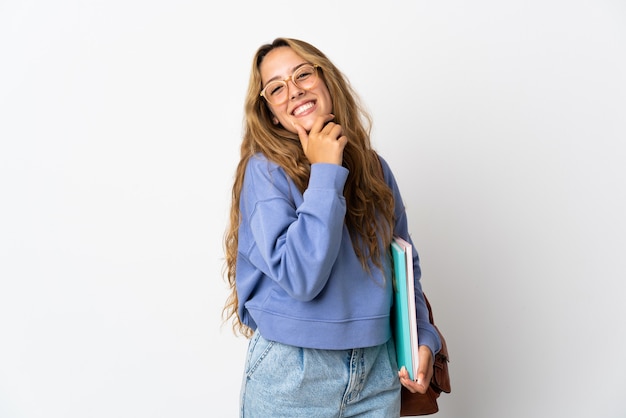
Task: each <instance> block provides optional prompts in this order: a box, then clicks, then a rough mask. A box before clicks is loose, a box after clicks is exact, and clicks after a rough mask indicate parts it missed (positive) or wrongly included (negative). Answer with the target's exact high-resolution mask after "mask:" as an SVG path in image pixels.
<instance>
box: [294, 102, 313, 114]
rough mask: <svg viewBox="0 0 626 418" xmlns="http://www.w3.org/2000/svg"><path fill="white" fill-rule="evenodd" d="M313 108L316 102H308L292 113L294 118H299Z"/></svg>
mask: <svg viewBox="0 0 626 418" xmlns="http://www.w3.org/2000/svg"><path fill="white" fill-rule="evenodd" d="M313 106H315V103H314V102H306V103H305V104H303V105H302V106H298V107H296V108H295V109H294V110H293V112H291V114H292V115H294V116H298V115H301V114H303V113H304V112H306V111H307V110H309V109H311V108H312V107H313Z"/></svg>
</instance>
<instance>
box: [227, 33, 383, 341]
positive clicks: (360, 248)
mask: <svg viewBox="0 0 626 418" xmlns="http://www.w3.org/2000/svg"><path fill="white" fill-rule="evenodd" d="M279 47H289V48H291V49H293V51H294V52H296V53H297V54H298V55H300V56H301V57H302V58H303V59H304V60H306V61H307V62H309V63H311V64H317V65H318V66H319V73H320V77H321V78H322V80H323V81H324V82H325V83H326V86H327V87H328V90H329V92H330V96H331V98H332V101H333V114H334V115H335V118H334V121H335V122H336V123H338V124H340V125H341V126H342V129H343V134H344V135H346V136H347V137H348V143H347V145H346V147H345V149H344V153H343V166H344V167H346V168H347V169H348V170H349V174H348V178H347V180H346V184H345V187H344V196H345V199H346V205H347V213H346V217H345V223H346V226H347V228H348V230H349V231H350V237H351V240H352V245H353V247H354V250H355V252H356V255H357V256H358V258H359V260H360V261H361V264H362V266H363V268H364V269H365V270H366V271H369V270H370V269H369V264H368V261H369V260H371V261H372V262H373V263H374V265H375V266H377V267H381V266H382V260H381V255H382V254H385V253H386V249H387V248H388V247H389V244H390V242H391V238H392V234H393V225H394V201H393V194H392V191H391V189H390V188H389V186H388V185H387V184H386V183H385V180H384V177H383V174H382V170H381V168H380V161H379V160H378V155H377V154H376V152H375V151H374V150H373V149H372V146H371V141H370V133H371V125H372V120H371V117H370V115H369V114H368V113H367V111H366V110H365V109H364V108H363V106H362V104H361V103H360V99H359V98H358V96H357V94H356V92H355V91H354V90H353V88H352V86H351V85H350V83H349V82H348V80H347V78H346V77H345V76H344V75H343V74H342V72H341V71H340V70H339V69H338V68H337V67H335V65H334V64H333V63H332V62H331V61H330V60H329V59H328V58H327V57H326V55H324V54H323V53H322V52H321V51H320V50H318V49H317V48H316V47H314V46H313V45H311V44H308V43H306V42H303V41H301V40H297V39H291V38H276V39H275V40H274V41H273V42H272V43H269V44H266V45H262V46H261V47H259V49H258V50H257V52H256V54H255V56H254V59H253V62H252V69H251V72H250V80H249V84H248V92H247V96H246V101H245V119H244V126H243V141H242V143H241V159H240V161H239V164H238V166H237V169H236V172H235V177H234V184H233V187H232V203H231V208H230V222H229V226H228V228H227V230H226V233H225V235H224V250H225V254H226V260H225V266H224V271H225V276H226V277H225V279H226V281H227V283H228V286H229V287H230V295H229V296H228V299H227V300H226V304H225V306H224V308H223V311H222V316H223V319H224V321H225V322H226V321H228V320H229V319H231V320H232V327H233V331H234V332H235V334H241V335H244V336H246V337H250V336H251V334H252V330H251V329H250V328H249V327H247V326H246V325H245V324H244V323H242V321H241V318H240V317H239V313H238V307H239V299H238V297H237V288H236V273H237V272H236V264H237V253H238V240H239V234H238V233H239V223H240V211H239V199H240V197H239V196H240V193H241V189H242V186H243V181H244V172H245V169H246V165H247V163H248V160H249V159H250V157H252V156H253V155H254V154H256V153H262V154H263V155H265V156H266V157H267V158H268V159H269V160H271V161H273V162H275V163H276V164H278V165H280V166H281V167H282V168H283V169H284V170H285V172H286V173H287V175H288V176H289V177H290V178H291V179H292V180H293V181H294V183H295V184H296V185H297V187H298V188H299V189H300V191H301V192H304V190H305V189H306V188H307V185H308V181H309V176H310V172H311V165H310V164H309V162H308V160H307V158H306V156H305V155H304V152H303V150H302V146H301V144H300V140H299V138H298V135H297V134H294V133H291V132H289V131H287V130H286V129H284V128H283V127H282V126H281V125H280V124H279V125H275V124H274V123H272V113H271V112H270V110H269V108H268V106H267V104H266V102H265V100H264V99H263V98H262V97H261V96H259V93H260V91H261V88H262V81H261V73H260V65H261V62H262V61H263V59H264V57H265V56H266V55H267V54H268V53H269V52H270V51H272V50H273V49H275V48H279Z"/></svg>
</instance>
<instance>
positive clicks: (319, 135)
mask: <svg viewBox="0 0 626 418" xmlns="http://www.w3.org/2000/svg"><path fill="white" fill-rule="evenodd" d="M334 117H335V116H334V115H326V116H320V117H318V118H317V119H316V120H315V122H314V123H313V126H312V127H311V130H310V131H309V132H308V133H307V131H306V130H305V129H304V128H303V127H302V125H300V124H298V123H297V122H295V121H294V122H293V127H294V128H295V129H296V130H297V131H298V137H299V138H300V143H301V144H302V149H303V150H304V155H306V157H307V159H308V160H309V162H310V163H311V164H315V163H330V164H338V165H341V163H342V162H343V149H344V148H345V146H346V144H347V143H348V138H347V137H346V136H345V135H343V129H342V128H341V125H338V124H336V123H334V122H331V121H332V119H333V118H334Z"/></svg>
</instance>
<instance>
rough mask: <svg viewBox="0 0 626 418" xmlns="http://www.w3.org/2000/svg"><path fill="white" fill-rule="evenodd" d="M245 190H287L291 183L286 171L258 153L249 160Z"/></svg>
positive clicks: (245, 176) (245, 177)
mask: <svg viewBox="0 0 626 418" xmlns="http://www.w3.org/2000/svg"><path fill="white" fill-rule="evenodd" d="M243 181H244V188H246V189H250V188H265V187H268V186H271V187H278V188H281V189H282V188H285V187H287V188H288V187H289V185H290V183H291V181H290V179H289V177H288V176H287V173H285V170H283V168H282V167H281V166H279V165H278V164H277V163H275V162H273V161H271V160H270V159H269V158H267V156H265V155H263V154H261V153H257V154H254V155H253V156H252V157H250V159H249V160H248V162H247V164H246V170H245V175H244V180H243Z"/></svg>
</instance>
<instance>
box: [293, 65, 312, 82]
mask: <svg viewBox="0 0 626 418" xmlns="http://www.w3.org/2000/svg"><path fill="white" fill-rule="evenodd" d="M312 75H313V68H312V67H309V66H306V67H302V68H301V69H300V70H299V71H298V73H297V74H295V77H296V80H298V81H301V80H306V79H307V78H309V77H311V76H312Z"/></svg>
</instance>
